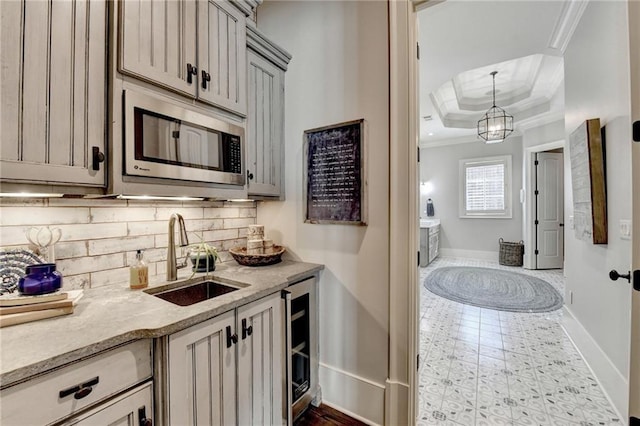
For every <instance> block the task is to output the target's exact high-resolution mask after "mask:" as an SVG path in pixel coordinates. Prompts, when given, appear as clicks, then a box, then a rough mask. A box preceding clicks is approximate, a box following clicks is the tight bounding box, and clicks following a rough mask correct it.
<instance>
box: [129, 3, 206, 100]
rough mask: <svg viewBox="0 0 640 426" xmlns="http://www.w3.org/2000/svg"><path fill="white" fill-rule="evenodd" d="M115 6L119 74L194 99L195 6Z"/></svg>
mask: <svg viewBox="0 0 640 426" xmlns="http://www.w3.org/2000/svg"><path fill="white" fill-rule="evenodd" d="M119 5H120V7H121V8H122V9H121V21H120V22H121V23H120V28H121V31H120V34H119V35H120V40H119V46H120V71H121V72H122V73H126V74H129V75H132V76H134V77H137V78H140V79H143V80H148V81H151V82H153V83H156V84H159V85H161V86H165V87H168V88H171V89H173V90H176V91H178V92H181V93H183V94H186V95H190V96H192V97H195V96H196V94H197V81H198V78H197V66H198V64H197V63H196V38H197V27H196V3H195V2H194V1H193V0H176V1H169V2H157V1H149V0H127V1H121V2H120V3H119Z"/></svg>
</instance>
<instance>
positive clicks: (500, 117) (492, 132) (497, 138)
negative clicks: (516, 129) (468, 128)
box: [478, 71, 513, 144]
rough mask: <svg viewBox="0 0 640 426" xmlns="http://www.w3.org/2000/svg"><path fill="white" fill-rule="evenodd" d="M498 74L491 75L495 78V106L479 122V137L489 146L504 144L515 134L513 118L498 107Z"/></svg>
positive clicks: (495, 72) (496, 72)
mask: <svg viewBox="0 0 640 426" xmlns="http://www.w3.org/2000/svg"><path fill="white" fill-rule="evenodd" d="M496 74H498V71H493V72H491V73H490V75H491V76H493V106H492V107H491V108H489V110H488V111H487V112H486V113H485V115H484V117H482V118H481V119H480V120H478V136H480V137H481V138H482V139H484V141H485V143H488V144H490V143H499V142H502V141H503V140H504V139H505V138H506V137H507V136H509V135H510V134H511V132H513V116H512V115H509V114H507V113H506V111H505V110H503V109H502V108H500V107H497V106H496Z"/></svg>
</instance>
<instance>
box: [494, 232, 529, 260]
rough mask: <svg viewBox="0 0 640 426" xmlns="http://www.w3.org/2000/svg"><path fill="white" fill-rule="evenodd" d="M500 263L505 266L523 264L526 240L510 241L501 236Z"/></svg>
mask: <svg viewBox="0 0 640 426" xmlns="http://www.w3.org/2000/svg"><path fill="white" fill-rule="evenodd" d="M498 241H499V242H500V257H499V263H500V264H501V265H505V266H522V256H523V255H524V241H520V242H518V243H510V242H508V241H505V240H503V239H502V238H500V239H499V240H498Z"/></svg>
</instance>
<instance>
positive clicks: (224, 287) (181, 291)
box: [145, 281, 240, 306]
mask: <svg viewBox="0 0 640 426" xmlns="http://www.w3.org/2000/svg"><path fill="white" fill-rule="evenodd" d="M239 289H240V288H239V287H234V286H231V285H228V284H222V283H219V282H216V281H200V282H195V283H192V284H187V285H183V286H181V287H177V288H170V289H162V288H159V289H149V290H146V291H145V292H146V293H148V294H151V295H153V296H155V297H159V298H160V299H164V300H166V301H167V302H171V303H173V304H176V305H179V306H190V305H193V304H194V303H198V302H203V301H205V300H209V299H213V298H214V297H218V296H221V295H223V294H226V293H230V292H232V291H236V290H239Z"/></svg>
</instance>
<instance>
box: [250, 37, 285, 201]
mask: <svg viewBox="0 0 640 426" xmlns="http://www.w3.org/2000/svg"><path fill="white" fill-rule="evenodd" d="M247 59H248V88H249V105H248V111H249V112H248V115H247V133H246V138H247V177H248V182H249V187H248V192H249V195H262V196H281V195H282V186H281V185H282V182H281V178H282V167H284V164H283V162H282V154H283V151H282V150H283V149H284V140H283V134H284V71H283V70H282V69H280V68H279V67H277V66H276V65H274V64H273V63H271V62H269V61H267V60H266V59H264V58H263V57H262V56H261V55H258V54H257V53H255V52H253V51H252V50H250V49H249V50H248V51H247Z"/></svg>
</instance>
